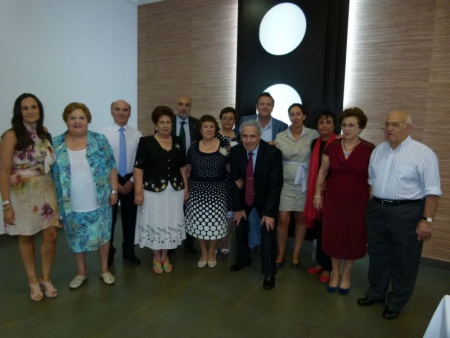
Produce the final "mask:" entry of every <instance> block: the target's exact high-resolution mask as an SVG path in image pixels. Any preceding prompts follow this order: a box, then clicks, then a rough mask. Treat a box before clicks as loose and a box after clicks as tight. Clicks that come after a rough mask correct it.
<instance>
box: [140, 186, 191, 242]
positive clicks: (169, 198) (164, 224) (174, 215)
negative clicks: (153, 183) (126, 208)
mask: <svg viewBox="0 0 450 338" xmlns="http://www.w3.org/2000/svg"><path fill="white" fill-rule="evenodd" d="M183 203H184V190H179V191H177V190H175V189H174V188H173V187H172V185H170V184H168V185H167V188H166V189H165V190H163V191H161V192H153V191H147V190H144V203H143V204H142V205H141V206H139V207H138V211H137V219H136V235H135V240H134V243H135V244H139V247H141V248H143V247H147V248H150V249H152V250H165V249H175V248H176V247H177V246H178V245H180V244H181V242H182V241H183V240H184V239H185V238H186V232H185V229H184V228H185V226H184V211H183Z"/></svg>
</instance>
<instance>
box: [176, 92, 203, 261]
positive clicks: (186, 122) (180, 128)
mask: <svg viewBox="0 0 450 338" xmlns="http://www.w3.org/2000/svg"><path fill="white" fill-rule="evenodd" d="M191 107H192V100H191V98H190V97H189V96H186V95H182V96H180V97H179V98H178V99H177V102H176V111H177V114H176V116H175V117H174V118H173V120H172V126H173V127H172V136H180V137H181V140H182V141H183V145H184V147H185V150H186V154H187V152H188V150H189V147H190V146H191V144H192V142H195V141H200V139H201V135H200V121H199V120H198V119H196V118H194V117H192V116H189V114H190V112H191ZM184 248H185V250H186V251H187V252H189V253H191V254H194V255H196V254H197V250H196V249H195V247H194V237H192V236H191V235H189V234H186V239H185V240H184Z"/></svg>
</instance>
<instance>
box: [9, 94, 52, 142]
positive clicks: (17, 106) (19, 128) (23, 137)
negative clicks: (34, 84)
mask: <svg viewBox="0 0 450 338" xmlns="http://www.w3.org/2000/svg"><path fill="white" fill-rule="evenodd" d="M29 97H31V98H32V99H34V100H36V102H37V105H38V108H39V120H38V121H37V123H36V134H37V135H38V137H39V138H40V139H41V140H49V141H50V142H52V137H51V135H50V133H49V132H48V131H46V130H45V129H44V107H43V106H42V102H41V101H40V100H39V99H38V98H37V96H36V95H33V94H30V93H23V94H22V95H20V96H19V97H18V98H17V99H16V101H15V102H14V109H13V117H12V119H11V126H12V128H11V129H12V130H13V131H14V133H15V135H16V140H17V144H16V150H18V151H20V150H25V149H27V148H29V147H31V148H34V141H33V139H32V138H31V137H30V135H29V134H28V131H27V128H26V127H25V125H24V123H23V116H22V101H23V100H25V99H26V98H29Z"/></svg>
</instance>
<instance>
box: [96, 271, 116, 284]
mask: <svg viewBox="0 0 450 338" xmlns="http://www.w3.org/2000/svg"><path fill="white" fill-rule="evenodd" d="M100 278H101V279H103V282H104V283H105V284H108V285H111V284H114V283H115V282H116V279H115V278H114V276H113V275H112V274H111V272H109V271H108V272H105V273H102V274H101V275H100Z"/></svg>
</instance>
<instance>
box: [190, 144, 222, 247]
mask: <svg viewBox="0 0 450 338" xmlns="http://www.w3.org/2000/svg"><path fill="white" fill-rule="evenodd" d="M186 163H187V164H190V165H191V175H190V177H189V186H188V187H189V199H188V201H187V205H186V232H187V233H188V234H190V235H191V236H193V237H195V238H199V239H205V240H216V239H221V238H223V237H225V236H226V235H227V221H226V218H225V217H226V213H227V178H226V177H227V176H226V168H225V165H226V164H227V163H228V152H227V150H226V149H225V147H223V146H222V145H221V146H220V147H219V149H218V150H217V151H216V152H214V153H203V152H201V151H200V150H199V143H194V144H192V145H191V146H190V148H189V151H188V155H187V159H186Z"/></svg>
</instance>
